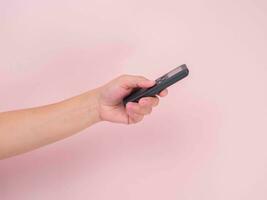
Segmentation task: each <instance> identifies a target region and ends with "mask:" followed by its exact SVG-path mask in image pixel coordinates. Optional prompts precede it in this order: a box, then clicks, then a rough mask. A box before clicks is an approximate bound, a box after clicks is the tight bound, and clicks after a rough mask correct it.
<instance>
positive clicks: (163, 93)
mask: <svg viewBox="0 0 267 200" xmlns="http://www.w3.org/2000/svg"><path fill="white" fill-rule="evenodd" d="M167 94H168V90H167V89H164V90H162V91H161V92H160V93H159V96H160V97H165V96H167Z"/></svg>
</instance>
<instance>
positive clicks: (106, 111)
mask: <svg viewBox="0 0 267 200" xmlns="http://www.w3.org/2000/svg"><path fill="white" fill-rule="evenodd" d="M154 84H155V81H151V80H148V79H146V78H144V77H142V76H131V75H122V76H120V77H118V78H116V79H114V80H112V81H110V82H109V83H107V84H106V85H104V86H103V87H101V88H99V99H98V102H99V108H98V109H99V116H100V118H101V120H105V121H110V122H117V123H124V124H133V123H137V122H139V121H141V120H142V119H143V118H144V116H145V115H148V114H150V113H151V112H152V108H153V107H155V106H157V105H158V103H159V98H158V97H143V98H141V99H140V100H139V102H138V103H134V102H128V103H127V104H126V107H125V106H124V105H123V101H122V100H123V98H124V97H126V96H127V95H128V94H130V93H131V91H132V90H133V89H134V88H137V87H139V88H149V87H152V86H153V85H154ZM167 93H168V91H167V89H165V90H163V91H161V92H160V94H159V96H160V97H164V96H166V95H167Z"/></svg>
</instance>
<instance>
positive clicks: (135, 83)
mask: <svg viewBox="0 0 267 200" xmlns="http://www.w3.org/2000/svg"><path fill="white" fill-rule="evenodd" d="M119 82H120V85H121V86H122V87H123V88H125V89H133V88H137V87H140V88H149V87H152V86H153V85H154V84H155V81H153V80H148V79H147V78H145V77H143V76H132V75H122V76H120V77H119Z"/></svg>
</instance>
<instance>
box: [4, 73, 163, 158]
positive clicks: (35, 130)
mask: <svg viewBox="0 0 267 200" xmlns="http://www.w3.org/2000/svg"><path fill="white" fill-rule="evenodd" d="M153 84H154V82H153V81H149V80H147V79H145V78H144V77H140V76H129V75H124V76H120V77H118V78H116V79H114V80H112V81H110V82H109V83H107V84H106V85H104V86H102V87H99V88H97V89H94V90H91V91H89V92H86V93H83V94H81V95H79V96H76V97H73V98H70V99H67V100H65V101H62V102H59V103H55V104H51V105H46V106H42V107H37V108H29V109H24V110H18V111H10V112H3V113H0V159H3V158H7V157H10V156H13V155H17V154H20V153H24V152H27V151H30V150H32V149H36V148H38V147H41V146H44V145H46V144H50V143H53V142H55V141H58V140H61V139H63V138H66V137H68V136H71V135H73V134H74V133H77V132H79V131H81V130H83V129H85V128H87V127H89V126H91V125H93V124H95V123H97V122H100V121H111V122H116V123H125V124H132V123H137V122H139V121H141V120H142V119H143V117H144V115H147V114H149V113H150V112H151V111H152V107H154V106H156V105H157V104H158V101H159V100H158V98H157V97H146V98H142V99H141V100H140V101H139V102H138V103H128V104H127V105H126V108H125V107H124V106H123V104H122V99H123V98H124V97H125V96H126V95H128V94H129V93H130V92H131V91H132V89H133V88H135V87H144V88H145V87H151V86H152V85H153ZM166 94H167V91H166V90H165V91H162V92H161V94H160V96H165V95H166Z"/></svg>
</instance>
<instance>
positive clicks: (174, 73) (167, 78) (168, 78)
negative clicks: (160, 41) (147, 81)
mask: <svg viewBox="0 0 267 200" xmlns="http://www.w3.org/2000/svg"><path fill="white" fill-rule="evenodd" d="M188 74H189V70H188V68H187V66H186V65H185V64H183V65H181V66H179V67H176V68H175V69H173V70H171V71H170V72H168V73H167V74H164V75H163V76H161V77H160V78H158V79H156V83H155V85H154V86H152V87H150V88H136V89H134V90H133V91H132V92H131V93H130V94H129V95H128V96H126V97H125V98H124V99H123V104H124V105H126V104H127V103H128V102H138V101H139V99H141V98H142V97H153V96H156V95H157V94H159V93H160V92H161V91H162V90H164V89H165V88H167V87H169V86H171V85H172V84H174V83H176V82H178V81H179V80H181V79H183V78H185V77H186V76H187V75H188Z"/></svg>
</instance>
